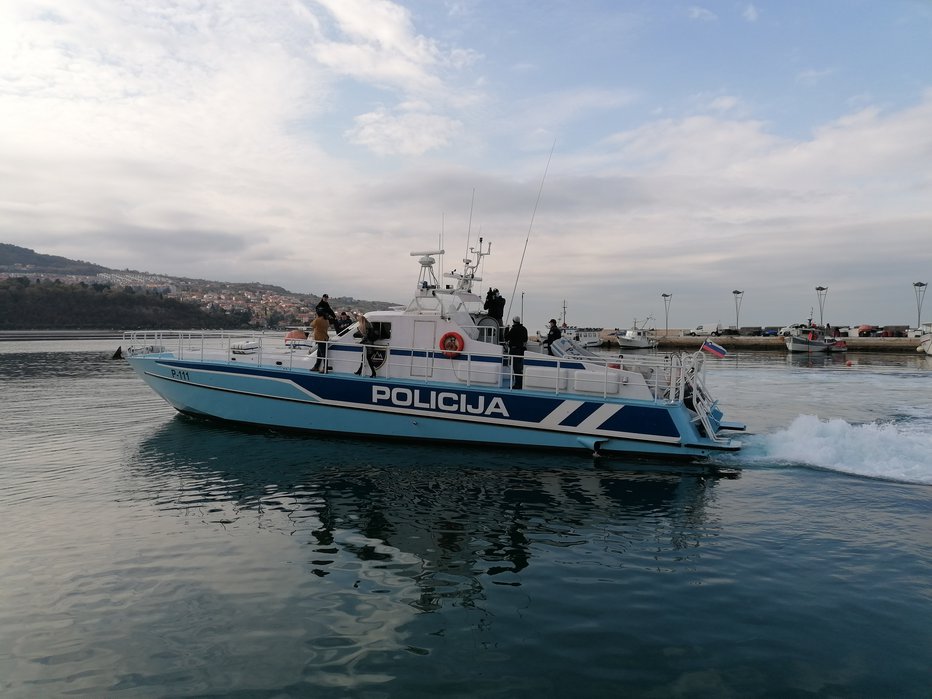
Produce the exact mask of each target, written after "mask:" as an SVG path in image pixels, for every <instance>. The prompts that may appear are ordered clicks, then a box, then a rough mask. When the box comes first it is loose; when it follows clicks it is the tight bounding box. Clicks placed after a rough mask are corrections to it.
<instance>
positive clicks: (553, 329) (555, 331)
mask: <svg viewBox="0 0 932 699" xmlns="http://www.w3.org/2000/svg"><path fill="white" fill-rule="evenodd" d="M561 337H563V332H562V331H561V330H560V328H558V327H557V319H556V318H551V319H550V327H549V328H547V339H546V340H544V344H545V345H546V346H547V354H549V355H550V356H553V350H552V349H550V345H552V344H553V343H554V341H556V340H559V339H560V338H561Z"/></svg>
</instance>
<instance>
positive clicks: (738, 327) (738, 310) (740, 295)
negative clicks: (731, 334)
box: [731, 289, 744, 333]
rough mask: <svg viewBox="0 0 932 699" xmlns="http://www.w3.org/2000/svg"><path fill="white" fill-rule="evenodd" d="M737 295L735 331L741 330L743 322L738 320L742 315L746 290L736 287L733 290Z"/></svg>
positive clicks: (735, 295)
mask: <svg viewBox="0 0 932 699" xmlns="http://www.w3.org/2000/svg"><path fill="white" fill-rule="evenodd" d="M731 293H732V294H733V295H734V297H735V332H738V333H740V332H741V323H740V322H738V318H739V317H740V315H741V299H743V298H744V292H743V291H741V290H740V289H735V290H734V291H732V292H731Z"/></svg>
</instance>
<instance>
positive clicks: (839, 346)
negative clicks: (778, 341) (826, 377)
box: [783, 321, 848, 352]
mask: <svg viewBox="0 0 932 699" xmlns="http://www.w3.org/2000/svg"><path fill="white" fill-rule="evenodd" d="M783 341H784V343H785V344H786V349H787V350H789V351H790V352H844V351H846V350H847V349H848V345H847V344H846V343H845V342H844V341H842V340H838V339H836V338H834V337H829V336H828V335H826V334H825V330H824V329H823V328H820V327H817V326H815V325H812V323H811V321H810V324H809V325H801V326H794V327H793V328H792V329H789V330H785V331H784V338H783Z"/></svg>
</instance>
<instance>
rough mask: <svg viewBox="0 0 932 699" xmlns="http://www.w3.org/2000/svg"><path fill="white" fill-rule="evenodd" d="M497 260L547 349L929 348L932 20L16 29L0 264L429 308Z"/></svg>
mask: <svg viewBox="0 0 932 699" xmlns="http://www.w3.org/2000/svg"><path fill="white" fill-rule="evenodd" d="M480 235H481V236H482V237H483V238H485V240H486V241H491V243H492V255H491V256H490V257H489V258H487V261H486V263H485V266H484V269H483V277H484V280H485V281H484V282H483V291H484V288H485V286H486V285H488V284H491V285H492V286H495V287H498V288H499V289H501V290H502V292H503V293H504V294H505V296H506V297H508V298H509V300H513V301H514V304H513V305H512V306H511V313H512V315H513V314H514V313H515V312H519V311H520V306H521V293H522V292H524V302H523V303H524V308H525V315H526V317H527V324H528V325H529V326H530V327H532V328H536V327H543V325H544V323H545V321H546V320H547V319H548V318H550V317H551V316H556V315H557V314H558V313H559V312H560V310H561V308H562V306H563V304H564V301H565V303H566V306H567V320H568V322H570V323H575V324H578V325H598V326H610V327H615V326H619V327H624V326H627V325H630V324H631V321H632V320H633V319H634V318H638V319H639V320H641V319H644V318H645V317H647V316H653V317H654V319H655V320H654V321H653V322H652V325H655V326H656V327H663V326H664V323H665V318H664V304H663V301H662V298H661V294H662V293H670V294H672V295H673V296H672V300H671V303H670V311H669V324H670V327H684V326H689V325H694V324H696V323H699V322H722V323H723V324H726V325H728V324H734V322H735V303H734V301H735V299H734V296H733V294H732V291H733V290H735V289H739V290H742V291H744V296H743V300H742V304H741V311H740V323H741V325H750V324H784V323H790V322H798V321H801V320H805V318H806V317H807V316H808V315H809V312H810V309H812V308H814V310H815V314H816V319H817V320H818V314H819V306H818V300H817V294H816V292H815V287H816V286H819V285H824V286H827V287H828V288H829V292H828V294H827V296H826V299H825V312H824V315H825V320H826V321H828V322H831V323H833V324H836V325H837V324H848V323H860V322H870V323H912V324H915V322H916V306H917V303H916V296H915V290H914V288H913V282H916V281H927V282H930V283H932V3H930V2H929V1H928V0H883V2H877V0H755V1H754V2H747V1H745V0H714V1H713V0H706V1H705V2H696V3H692V2H690V0H684V1H683V2H680V1H678V0H602V1H598V0H566V1H564V2H555V1H547V0H534V1H533V2H532V1H530V0H527V1H526V0H399V1H398V2H390V1H388V0H280V1H278V0H276V1H272V2H256V1H255V0H121V1H120V2H117V1H116V0H68V2H58V1H54V2H53V1H51V0H49V1H43V0H3V2H2V3H0V242H6V243H13V244H16V245H22V246H25V247H29V248H32V249H34V250H36V251H37V252H41V253H46V254H54V255H64V256H66V257H71V258H77V259H83V260H88V261H91V262H96V263H99V264H103V265H106V266H109V267H115V268H121V269H122V268H130V269H138V270H144V271H149V272H156V273H165V274H172V275H179V276H189V277H202V278H208V279H217V280H230V281H259V282H264V283H270V284H279V285H282V286H284V287H286V288H289V289H291V290H294V291H301V292H310V293H317V294H320V293H324V292H329V293H330V294H331V295H332V296H334V295H335V296H343V295H346V296H355V297H357V298H366V299H378V300H392V301H399V302H404V301H406V300H407V299H408V297H409V296H410V292H411V291H412V290H413V287H414V283H415V281H416V278H417V272H418V269H417V265H416V263H415V260H414V259H413V258H411V257H410V256H409V253H410V252H411V251H416V250H425V249H431V248H436V247H438V246H440V245H441V244H442V245H443V247H444V248H445V249H446V250H447V251H448V254H447V255H446V257H445V260H444V267H445V269H447V270H449V269H451V268H454V267H461V258H462V257H463V255H464V254H465V253H466V249H467V245H468V244H470V243H471V244H472V245H475V244H476V241H477V239H478V237H479V236H480ZM522 258H523V264H522ZM930 317H932V296H930V298H929V299H928V304H926V305H924V307H923V320H929V319H930Z"/></svg>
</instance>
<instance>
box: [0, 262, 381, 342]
mask: <svg viewBox="0 0 932 699" xmlns="http://www.w3.org/2000/svg"><path fill="white" fill-rule="evenodd" d="M30 267H31V265H15V268H12V269H11V268H7V269H6V270H3V271H0V279H9V278H15V277H27V278H29V279H30V280H32V281H40V280H41V281H47V282H55V281H58V282H61V283H63V284H86V285H89V286H90V285H95V284H97V285H108V286H111V287H113V288H126V287H129V288H132V289H136V290H144V291H149V292H156V293H159V294H161V295H163V296H164V297H165V298H174V299H177V300H179V301H183V302H185V303H192V304H195V305H197V306H199V307H201V308H203V309H204V310H206V311H218V310H219V311H222V312H226V313H243V312H248V314H249V317H250V321H249V323H250V325H252V326H254V327H256V328H280V327H284V326H287V325H308V324H310V322H311V321H312V320H313V317H314V307H315V305H316V304H317V302H318V301H320V298H321V296H322V295H323V293H321V294H320V295H315V294H299V293H294V292H291V291H288V290H287V289H283V288H281V287H277V286H272V285H267V284H260V283H258V282H250V283H241V282H218V281H209V280H205V279H187V278H183V277H170V276H165V275H158V274H149V273H147V272H136V271H132V270H123V271H118V270H107V271H103V272H98V273H96V274H73V273H61V272H48V271H39V270H37V269H35V268H32V269H30ZM330 304H331V306H332V307H333V309H334V311H336V312H337V313H338V314H339V313H340V312H342V311H346V312H347V313H350V314H351V312H353V311H362V312H368V311H372V310H382V309H386V308H389V307H391V306H392V305H394V304H392V303H390V302H383V301H367V300H362V299H356V298H353V297H350V296H333V295H331V297H330Z"/></svg>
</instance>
